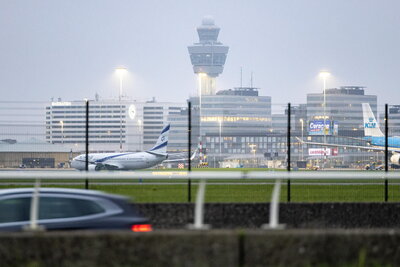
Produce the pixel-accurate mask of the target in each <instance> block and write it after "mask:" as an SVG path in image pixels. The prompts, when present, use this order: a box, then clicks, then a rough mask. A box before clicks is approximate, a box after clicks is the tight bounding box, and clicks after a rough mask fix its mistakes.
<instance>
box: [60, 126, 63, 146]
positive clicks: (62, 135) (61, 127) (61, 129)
mask: <svg viewBox="0 0 400 267" xmlns="http://www.w3.org/2000/svg"><path fill="white" fill-rule="evenodd" d="M60 124H61V144H64V122H63V121H60Z"/></svg>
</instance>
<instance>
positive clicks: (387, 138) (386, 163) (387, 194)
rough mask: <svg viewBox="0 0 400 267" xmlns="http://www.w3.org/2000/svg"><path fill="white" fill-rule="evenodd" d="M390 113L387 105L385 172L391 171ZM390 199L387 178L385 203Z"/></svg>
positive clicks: (386, 180)
mask: <svg viewBox="0 0 400 267" xmlns="http://www.w3.org/2000/svg"><path fill="white" fill-rule="evenodd" d="M388 136H389V112H388V104H385V172H388V171H389V142H388V141H389V137H388ZM388 199H389V186H388V179H387V177H386V178H385V201H388Z"/></svg>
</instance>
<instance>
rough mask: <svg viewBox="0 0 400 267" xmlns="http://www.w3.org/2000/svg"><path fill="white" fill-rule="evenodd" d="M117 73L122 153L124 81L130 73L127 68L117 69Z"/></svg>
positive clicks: (120, 149) (120, 146)
mask: <svg viewBox="0 0 400 267" xmlns="http://www.w3.org/2000/svg"><path fill="white" fill-rule="evenodd" d="M115 72H116V73H117V75H118V77H119V97H118V99H119V118H120V119H119V122H120V124H119V151H120V152H122V103H121V100H122V80H123V77H124V74H125V73H127V72H128V71H127V70H126V68H116V69H115Z"/></svg>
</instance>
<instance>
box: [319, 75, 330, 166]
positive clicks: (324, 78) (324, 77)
mask: <svg viewBox="0 0 400 267" xmlns="http://www.w3.org/2000/svg"><path fill="white" fill-rule="evenodd" d="M330 75H331V74H330V73H329V72H327V71H321V72H320V73H319V76H320V77H321V78H322V81H323V84H324V127H323V128H322V129H323V131H324V144H326V79H327V78H328V77H329V76H330ZM325 162H326V147H324V165H325ZM324 167H325V166H324Z"/></svg>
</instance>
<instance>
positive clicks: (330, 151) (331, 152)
mask: <svg viewBox="0 0 400 267" xmlns="http://www.w3.org/2000/svg"><path fill="white" fill-rule="evenodd" d="M308 155H309V156H325V155H326V156H337V155H338V149H337V148H309V149H308Z"/></svg>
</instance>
